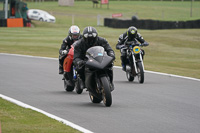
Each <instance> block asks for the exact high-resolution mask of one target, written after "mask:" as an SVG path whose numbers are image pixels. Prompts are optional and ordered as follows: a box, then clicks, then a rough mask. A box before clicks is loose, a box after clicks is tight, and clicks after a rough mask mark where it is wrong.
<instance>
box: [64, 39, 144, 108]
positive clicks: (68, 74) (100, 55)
mask: <svg viewBox="0 0 200 133" xmlns="http://www.w3.org/2000/svg"><path fill="white" fill-rule="evenodd" d="M141 47H142V45H141V44H139V43H138V42H136V41H132V42H126V43H125V48H126V55H127V65H126V69H125V72H126V77H127V79H128V81H133V80H134V78H135V77H136V76H137V77H138V81H139V83H143V82H144V64H143V57H142V50H141ZM73 55H74V48H73V47H72V48H71V49H70V51H69V52H68V54H67V57H66V58H65V60H64V63H63V68H64V74H63V77H64V88H65V90H66V91H68V92H70V91H73V90H74V89H75V91H76V93H78V94H81V93H82V92H83V89H84V87H83V83H82V80H81V78H80V76H79V74H78V73H77V69H76V67H75V66H74V65H73ZM86 57H87V60H86V62H85V87H86V88H87V91H89V97H90V99H91V101H92V102H93V103H100V102H101V101H103V103H104V105H105V106H107V107H109V106H111V104H112V95H111V87H112V85H111V82H110V79H109V76H108V74H107V71H106V70H107V69H109V66H110V65H111V64H112V63H113V58H112V57H110V56H108V55H107V53H106V52H105V50H104V48H103V47H101V46H94V47H91V48H89V49H88V50H87V52H86Z"/></svg>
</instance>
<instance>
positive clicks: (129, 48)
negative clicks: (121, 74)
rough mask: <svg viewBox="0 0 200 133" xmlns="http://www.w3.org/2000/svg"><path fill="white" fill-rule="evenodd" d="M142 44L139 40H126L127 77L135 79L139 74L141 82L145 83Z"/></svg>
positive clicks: (130, 79) (131, 79)
mask: <svg viewBox="0 0 200 133" xmlns="http://www.w3.org/2000/svg"><path fill="white" fill-rule="evenodd" d="M141 46H142V45H141V44H139V43H138V42H137V41H131V42H125V49H126V56H127V61H126V62H127V63H126V77H127V79H128V81H133V80H134V78H135V77H136V76H138V81H139V83H144V64H143V57H142V55H143V51H142V49H141Z"/></svg>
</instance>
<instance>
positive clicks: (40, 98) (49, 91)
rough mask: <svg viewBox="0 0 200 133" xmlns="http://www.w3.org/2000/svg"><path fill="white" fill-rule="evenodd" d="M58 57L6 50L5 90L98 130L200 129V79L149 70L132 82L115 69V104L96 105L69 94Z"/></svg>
mask: <svg viewBox="0 0 200 133" xmlns="http://www.w3.org/2000/svg"><path fill="white" fill-rule="evenodd" d="M61 79H62V76H61V75H59V74H58V60H56V59H47V58H38V57H31V58H30V57H26V56H15V55H9V54H0V94H3V95H6V96H8V97H11V98H14V99H17V100H19V101H21V102H23V103H26V104H29V105H31V106H34V107H36V108H39V109H41V110H44V111H46V112H48V113H51V114H54V115H56V116H58V117H61V118H63V119H66V120H68V121H70V122H73V123H75V124H77V125H79V126H81V127H84V128H86V129H88V130H90V131H92V132H95V133H199V132H200V126H199V125H200V102H199V101H200V81H198V80H190V79H185V78H177V77H173V76H166V75H159V74H154V73H148V72H146V73H145V81H144V84H139V83H138V81H137V79H136V80H135V81H134V82H128V81H127V79H126V75H125V73H124V72H123V71H122V70H121V69H120V68H114V85H115V90H114V91H113V92H112V98H113V103H112V105H111V107H105V106H104V104H103V103H100V104H93V103H92V102H91V101H90V98H89V95H88V92H87V91H85V90H84V91H83V93H82V94H80V95H79V94H76V92H75V91H73V92H66V91H65V90H64V88H63V81H62V80H61Z"/></svg>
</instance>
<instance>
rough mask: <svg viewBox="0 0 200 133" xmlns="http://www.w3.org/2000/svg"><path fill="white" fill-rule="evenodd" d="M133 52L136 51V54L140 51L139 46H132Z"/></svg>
mask: <svg viewBox="0 0 200 133" xmlns="http://www.w3.org/2000/svg"><path fill="white" fill-rule="evenodd" d="M133 52H134V53H136V54H138V53H139V52H140V47H138V46H135V47H134V48H133Z"/></svg>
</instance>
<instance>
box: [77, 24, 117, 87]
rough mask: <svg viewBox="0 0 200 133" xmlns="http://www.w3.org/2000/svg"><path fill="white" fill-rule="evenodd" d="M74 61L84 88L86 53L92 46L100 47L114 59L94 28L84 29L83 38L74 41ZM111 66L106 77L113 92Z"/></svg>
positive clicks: (108, 46) (111, 51)
mask: <svg viewBox="0 0 200 133" xmlns="http://www.w3.org/2000/svg"><path fill="white" fill-rule="evenodd" d="M73 45H74V60H73V63H74V64H75V66H76V69H77V70H78V73H79V75H80V78H81V79H82V83H83V86H84V88H85V74H84V67H81V66H84V64H85V61H84V60H85V59H86V56H85V55H86V51H87V50H88V49H89V48H90V47H93V46H102V47H103V48H104V49H105V51H106V52H107V54H108V56H111V57H113V60H114V59H115V53H114V51H113V49H112V48H111V46H110V45H109V43H108V42H107V40H106V39H104V38H102V37H100V36H98V33H97V30H96V29H95V28H94V27H90V26H89V27H86V28H85V29H84V30H83V38H81V39H79V40H78V41H76V42H75V43H74V44H73ZM112 68H113V65H112V66H110V69H109V70H108V76H109V77H110V81H111V84H112V87H111V90H114V84H113V69H112Z"/></svg>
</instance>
